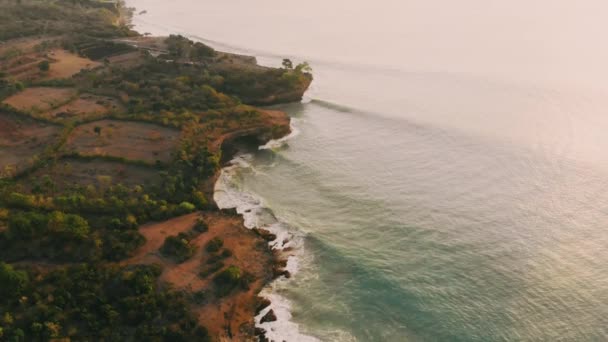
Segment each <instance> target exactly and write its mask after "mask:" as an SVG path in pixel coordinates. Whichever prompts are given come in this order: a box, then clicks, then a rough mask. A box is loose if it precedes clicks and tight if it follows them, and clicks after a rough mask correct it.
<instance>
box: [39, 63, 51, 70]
mask: <svg viewBox="0 0 608 342" xmlns="http://www.w3.org/2000/svg"><path fill="white" fill-rule="evenodd" d="M50 68H51V64H50V63H49V61H47V60H44V61H42V62H40V63H38V69H40V71H42V72H47V71H49V69H50Z"/></svg>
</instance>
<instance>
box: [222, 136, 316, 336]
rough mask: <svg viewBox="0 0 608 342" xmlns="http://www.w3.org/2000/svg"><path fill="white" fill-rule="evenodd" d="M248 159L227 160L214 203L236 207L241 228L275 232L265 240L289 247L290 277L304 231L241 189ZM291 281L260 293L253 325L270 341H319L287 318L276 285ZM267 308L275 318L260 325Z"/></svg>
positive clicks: (296, 267)
mask: <svg viewBox="0 0 608 342" xmlns="http://www.w3.org/2000/svg"><path fill="white" fill-rule="evenodd" d="M297 134H299V130H297V129H295V128H294V127H292V134H290V136H287V137H285V138H283V139H278V140H275V141H274V143H273V144H271V143H269V144H266V145H265V146H267V147H266V148H276V147H271V146H283V145H284V144H285V141H286V140H288V139H289V138H293V136H295V135H297ZM252 159H253V156H252V155H250V154H242V155H238V156H236V157H235V158H234V159H233V160H232V161H231V162H230V165H229V166H228V167H225V168H224V169H222V171H221V174H220V177H219V178H218V180H217V182H216V184H215V192H214V199H215V202H216V203H217V205H218V207H219V208H221V209H228V208H236V211H237V213H239V214H241V215H242V216H243V220H244V225H245V227H247V228H249V229H252V228H263V229H266V230H268V231H269V232H271V233H272V234H275V235H276V236H277V238H276V240H274V241H271V242H269V245H270V246H271V247H272V248H273V249H276V250H285V249H286V248H289V250H290V252H289V256H288V257H287V266H286V268H285V269H286V270H287V271H289V273H290V274H291V275H292V276H294V275H296V274H297V273H298V270H299V268H300V260H301V259H303V258H302V257H303V254H304V234H303V233H302V232H301V231H299V230H297V229H294V228H293V227H290V226H289V225H288V224H286V223H284V222H281V221H280V220H278V219H277V218H276V217H275V216H274V213H272V211H271V210H270V209H268V208H267V206H266V205H265V204H264V201H263V199H262V198H260V197H259V196H258V195H256V194H253V193H250V192H247V191H245V190H244V189H242V186H240V183H239V178H240V177H241V173H242V172H245V171H251V172H256V170H255V167H254V166H253V165H252ZM291 281H293V277H292V278H291V279H287V278H285V277H281V278H279V279H277V280H275V281H274V282H273V283H272V284H270V285H269V286H267V287H266V288H265V289H264V290H263V291H262V293H260V296H262V297H264V298H267V299H269V300H270V301H271V305H270V306H269V307H268V308H266V309H264V310H263V311H262V312H261V313H260V314H259V315H258V316H256V318H255V322H256V327H260V328H263V329H265V330H266V337H267V338H268V339H270V340H271V341H290V342H291V341H302V342H312V341H315V342H316V341H319V340H318V339H317V338H315V337H312V336H307V335H304V334H301V333H300V332H299V326H298V324H297V323H294V322H292V321H291V318H292V316H291V311H290V309H291V303H290V302H289V300H288V299H287V298H285V297H283V296H281V295H279V294H277V293H276V289H277V288H281V287H286V286H287V285H288V282H291ZM270 310H273V312H274V313H275V315H276V316H277V320H276V321H274V322H266V323H264V324H261V323H260V320H261V319H262V317H264V315H266V313H268V311H270Z"/></svg>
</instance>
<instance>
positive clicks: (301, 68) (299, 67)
mask: <svg viewBox="0 0 608 342" xmlns="http://www.w3.org/2000/svg"><path fill="white" fill-rule="evenodd" d="M296 72H297V73H302V72H308V73H310V72H312V68H311V67H310V65H309V64H308V62H302V63H300V64H298V65H297V66H296Z"/></svg>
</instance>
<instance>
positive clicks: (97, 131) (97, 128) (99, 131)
mask: <svg viewBox="0 0 608 342" xmlns="http://www.w3.org/2000/svg"><path fill="white" fill-rule="evenodd" d="M93 132H95V133H96V134H97V135H98V136H99V135H101V127H99V126H95V127H94V128H93Z"/></svg>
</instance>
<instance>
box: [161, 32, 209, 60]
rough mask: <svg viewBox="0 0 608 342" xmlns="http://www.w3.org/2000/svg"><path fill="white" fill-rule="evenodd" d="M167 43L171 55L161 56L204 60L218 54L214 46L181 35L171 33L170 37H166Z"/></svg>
mask: <svg viewBox="0 0 608 342" xmlns="http://www.w3.org/2000/svg"><path fill="white" fill-rule="evenodd" d="M165 44H167V50H169V55H168V56H160V57H164V58H170V59H186V60H189V61H203V60H205V59H207V58H211V57H214V56H215V55H216V52H215V50H214V49H213V48H211V47H209V46H207V45H205V44H203V43H200V42H196V43H195V42H193V41H191V40H190V39H188V38H185V37H183V36H180V35H170V36H169V38H167V39H165Z"/></svg>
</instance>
